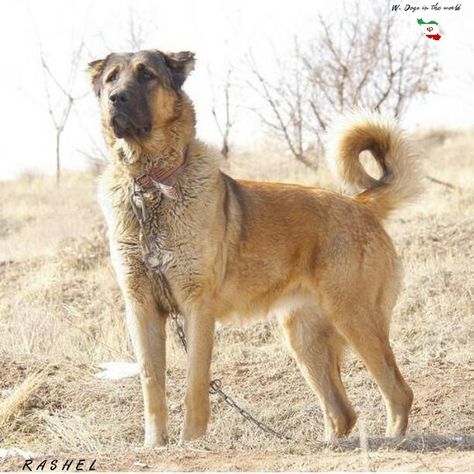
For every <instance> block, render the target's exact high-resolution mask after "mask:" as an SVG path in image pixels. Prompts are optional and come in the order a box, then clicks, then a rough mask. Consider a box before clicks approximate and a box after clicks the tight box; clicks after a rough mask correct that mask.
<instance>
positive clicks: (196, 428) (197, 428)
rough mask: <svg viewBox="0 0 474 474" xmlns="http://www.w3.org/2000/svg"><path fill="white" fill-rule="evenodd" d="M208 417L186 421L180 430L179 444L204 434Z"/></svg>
mask: <svg viewBox="0 0 474 474" xmlns="http://www.w3.org/2000/svg"><path fill="white" fill-rule="evenodd" d="M207 422H208V418H207V417H206V418H203V419H201V420H193V421H186V422H185V423H184V426H183V431H181V436H180V444H183V443H185V442H186V441H193V440H195V439H197V438H200V437H201V436H204V435H205V434H206V430H207Z"/></svg>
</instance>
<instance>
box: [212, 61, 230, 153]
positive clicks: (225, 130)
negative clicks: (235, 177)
mask: <svg viewBox="0 0 474 474" xmlns="http://www.w3.org/2000/svg"><path fill="white" fill-rule="evenodd" d="M233 71H234V68H233V67H232V66H229V68H228V69H227V74H226V77H225V80H224V82H223V85H222V89H220V90H219V92H221V91H222V95H221V98H222V99H223V101H222V102H223V103H222V104H221V105H222V106H221V107H219V106H218V102H219V101H218V100H216V93H215V90H214V87H213V86H212V74H211V71H210V69H209V68H208V73H209V77H210V80H211V81H210V82H211V89H212V108H211V112H212V116H213V117H214V121H215V123H216V127H217V130H218V131H219V135H220V137H221V140H222V146H221V154H222V156H223V157H224V159H226V160H227V159H228V158H229V154H230V142H229V138H230V132H231V130H232V127H233V126H234V123H235V105H234V104H232V95H233V90H234V85H233V83H232V75H233ZM219 95H220V94H219Z"/></svg>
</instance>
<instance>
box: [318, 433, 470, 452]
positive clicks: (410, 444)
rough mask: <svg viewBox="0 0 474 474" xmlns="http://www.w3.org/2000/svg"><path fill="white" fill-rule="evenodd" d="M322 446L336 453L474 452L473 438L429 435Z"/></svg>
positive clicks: (356, 440) (358, 439)
mask: <svg viewBox="0 0 474 474" xmlns="http://www.w3.org/2000/svg"><path fill="white" fill-rule="evenodd" d="M322 445H324V446H326V447H329V446H330V447H331V448H333V449H334V450H336V451H353V450H355V449H360V450H362V451H366V450H367V451H375V450H378V449H383V448H386V449H398V450H402V451H410V452H418V453H420V452H421V453H423V452H436V451H443V450H445V449H448V448H452V449H456V450H460V451H474V436H470V435H465V434H452V435H451V434H447V435H439V434H430V433H426V434H425V433H412V434H409V435H407V436H405V437H403V438H399V439H394V438H382V437H371V438H361V437H359V436H357V437H350V438H346V439H341V440H338V441H336V442H334V443H330V444H328V443H325V444H323V443H322Z"/></svg>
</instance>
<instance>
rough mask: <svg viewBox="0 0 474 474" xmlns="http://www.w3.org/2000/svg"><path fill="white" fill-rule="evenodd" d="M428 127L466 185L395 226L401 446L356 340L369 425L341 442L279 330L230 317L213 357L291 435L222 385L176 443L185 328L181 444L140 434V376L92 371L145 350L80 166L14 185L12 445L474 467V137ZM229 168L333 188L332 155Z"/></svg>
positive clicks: (431, 145) (427, 145) (258, 465)
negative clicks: (153, 445)
mask: <svg viewBox="0 0 474 474" xmlns="http://www.w3.org/2000/svg"><path fill="white" fill-rule="evenodd" d="M419 140H420V144H421V146H422V147H423V148H424V149H425V150H426V164H427V168H428V170H429V174H430V175H431V176H432V177H434V178H436V179H440V180H442V181H447V182H449V183H451V184H452V185H454V186H455V188H454V189H452V188H447V187H445V186H442V185H438V184H435V183H433V182H428V183H427V191H426V193H425V195H424V196H423V199H422V200H421V201H420V203H419V204H418V205H416V206H413V207H412V208H410V209H405V210H404V211H403V212H402V213H401V214H399V215H398V216H397V217H395V218H394V219H392V221H390V222H389V223H388V225H387V227H388V230H389V232H390V234H391V235H392V236H393V238H394V240H395V242H396V246H397V248H398V249H399V252H400V254H401V256H402V258H403V261H404V266H405V270H406V277H405V289H404V291H403V294H402V297H401V299H400V302H399V304H398V306H397V309H396V312H395V314H394V317H393V326H392V327H393V329H392V340H393V345H394V348H395V352H396V354H397V356H398V359H399V362H400V366H401V369H402V371H403V373H404V374H406V377H407V379H408V381H409V383H410V384H411V386H412V387H413V389H414V392H415V404H414V408H413V414H412V418H411V427H410V434H409V436H408V437H407V439H406V440H405V441H403V442H401V443H400V444H398V445H394V444H393V443H392V442H389V441H387V440H385V439H383V438H382V436H383V430H384V423H385V421H384V419H385V413H384V407H383V402H382V400H381V397H380V395H379V392H378V391H377V389H376V387H375V385H374V383H373V381H372V380H371V379H370V377H369V376H368V375H367V373H366V370H365V368H364V367H363V365H362V364H361V363H360V362H359V361H358V360H357V358H356V357H354V356H353V355H352V354H348V357H347V360H346V362H345V365H344V368H343V373H344V381H345V383H346V386H347V387H348V393H349V397H350V398H351V400H352V401H353V403H354V405H355V407H356V409H357V411H358V412H359V417H360V418H359V423H358V425H357V427H356V429H355V430H354V433H353V436H352V437H351V438H349V439H348V440H345V441H343V442H341V444H340V445H339V446H338V447H328V446H325V445H324V444H323V443H322V442H321V440H322V428H323V423H322V416H321V411H320V409H319V406H318V403H317V401H316V398H315V397H314V395H313V394H312V393H311V391H310V390H309V388H308V387H306V385H305V383H304V380H303V378H302V376H301V375H300V373H299V371H298V369H297V368H296V365H295V363H294V361H293V360H292V358H291V357H290V355H289V354H288V352H287V351H286V350H285V348H284V345H283V344H282V337H281V334H280V332H279V330H278V328H277V327H275V326H274V324H273V323H272V322H271V321H266V322H262V323H259V324H257V325H254V326H250V327H248V328H246V329H238V328H219V329H218V331H217V344H216V350H215V354H214V362H213V371H214V374H215V376H216V377H220V378H222V380H223V384H224V386H225V388H226V390H228V391H229V392H230V393H231V394H233V395H235V397H236V398H238V399H239V400H240V401H241V402H242V404H243V405H244V406H247V407H249V408H251V411H252V412H253V413H255V414H257V415H258V417H259V418H261V419H263V420H265V421H267V422H268V423H270V424H272V425H274V426H275V427H278V429H281V430H283V431H285V432H287V433H288V434H290V435H291V437H292V440H291V442H284V441H278V440H275V439H274V438H272V437H271V436H269V435H266V434H264V433H262V432H260V431H258V430H257V429H256V428H255V427H254V426H252V425H251V424H249V423H248V422H245V421H244V420H242V418H240V417H239V415H238V414H237V413H235V412H233V411H231V410H230V409H229V408H228V407H227V406H226V405H225V404H223V403H222V402H221V401H219V400H218V399H213V417H212V420H211V424H210V429H209V433H208V435H207V436H206V438H205V439H204V440H202V441H199V442H196V443H194V444H193V445H192V446H191V447H187V448H180V447H178V446H177V439H178V434H179V429H180V426H181V423H182V417H183V411H182V399H183V382H184V373H185V366H184V357H183V353H182V351H181V349H180V347H179V345H178V344H177V342H176V341H175V339H174V335H173V334H172V333H171V334H169V337H168V339H169V350H168V353H169V370H168V392H169V409H170V439H171V444H170V446H169V447H168V448H166V449H164V450H155V451H148V450H144V449H143V448H141V447H140V444H141V442H142V438H143V427H142V401H141V392H140V387H139V381H138V379H137V378H130V379H123V380H119V381H106V380H99V379H96V378H94V377H93V374H94V373H95V372H97V371H98V369H97V364H99V363H100V362H104V361H111V360H115V361H120V360H122V361H132V360H133V354H132V352H131V348H130V344H129V342H128V337H127V334H126V330H125V325H124V321H123V317H122V311H123V308H122V302H121V298H120V294H119V291H118V289H117V285H116V283H115V279H114V276H113V272H112V269H111V266H110V263H109V261H108V256H107V247H106V239H105V232H104V227H103V224H102V219H101V216H100V213H99V210H98V207H97V204H96V201H95V178H94V177H93V176H92V175H89V174H87V173H82V174H79V173H78V174H71V175H66V177H65V179H64V181H63V184H62V185H61V187H60V189H59V190H56V188H55V185H54V181H53V180H52V179H50V178H40V177H24V178H22V179H19V180H17V181H14V182H8V183H2V186H1V188H0V206H1V208H0V224H1V225H0V241H1V247H0V355H1V357H2V361H3V363H2V369H3V370H2V372H1V374H0V426H1V427H2V428H0V447H2V448H11V447H19V448H22V449H24V450H28V451H32V452H35V453H39V454H48V455H50V456H56V457H62V458H65V457H66V456H69V457H72V456H75V457H76V458H77V457H80V456H81V457H88V458H98V464H97V469H99V470H105V469H119V470H123V469H127V470H140V469H147V466H149V467H153V468H155V469H166V470H176V469H178V470H179V469H181V470H199V469H200V470H208V469H211V470H226V469H231V470H232V469H240V470H241V469H248V470H263V469H265V470H268V469H274V470H288V469H291V470H330V469H356V470H357V469H359V470H360V469H364V470H369V469H401V468H403V469H406V470H439V469H450V470H469V469H472V467H473V448H474V440H473V435H474V408H473V406H474V403H473V402H474V386H473V382H474V371H473V359H474V352H473V345H472V341H473V337H472V336H473V328H474V324H473V313H474V311H473V309H474V304H473V301H474V298H473V296H474V295H473V293H474V291H473V282H474V278H473V273H474V272H473V256H474V242H473V239H472V235H473V233H474V138H473V137H472V136H470V135H468V134H462V133H457V134H450V133H447V132H443V133H441V132H439V131H438V132H436V133H431V134H426V135H424V136H420V137H419ZM225 166H226V168H228V169H229V171H230V172H231V173H232V174H233V175H236V176H242V177H243V176H246V177H251V178H258V179H271V180H285V181H299V182H304V183H306V184H322V185H324V186H325V187H328V186H331V178H330V177H329V175H328V174H327V172H326V170H325V169H324V168H322V169H321V171H320V172H319V174H318V175H316V174H314V173H310V172H308V171H307V170H306V169H304V168H302V167H300V166H299V165H297V164H296V165H295V164H294V163H293V162H292V161H291V160H285V159H283V158H280V159H276V156H275V155H274V152H273V151H272V150H271V149H268V150H266V152H265V153H263V152H262V153H259V154H258V158H257V159H256V157H255V155H239V156H236V157H234V159H233V160H232V161H231V162H230V163H227V164H226V165H225ZM38 373H40V374H41V375H34V374H38ZM8 407H9V408H8ZM7 414H8V416H6V415H7ZM5 419H8V421H7V422H6V423H5V421H3V422H2V420H5ZM5 427H8V429H5ZM359 438H360V441H359ZM137 463H138V464H137ZM20 465H21V463H20V461H19V460H18V459H15V458H12V459H10V460H6V461H5V469H7V468H10V469H12V468H15V469H17V468H18V467H19V466H20Z"/></svg>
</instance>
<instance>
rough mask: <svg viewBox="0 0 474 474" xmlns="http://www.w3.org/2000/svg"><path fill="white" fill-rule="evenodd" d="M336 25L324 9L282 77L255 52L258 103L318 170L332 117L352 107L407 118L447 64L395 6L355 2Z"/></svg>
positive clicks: (299, 155)
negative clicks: (407, 36) (411, 33)
mask: <svg viewBox="0 0 474 474" xmlns="http://www.w3.org/2000/svg"><path fill="white" fill-rule="evenodd" d="M348 10H349V11H348V12H347V14H346V15H344V18H343V19H340V20H339V21H338V22H337V23H331V22H330V21H329V20H328V19H327V18H324V17H323V16H322V15H320V16H319V18H318V26H319V29H318V33H317V35H316V37H315V38H314V39H313V40H312V41H310V42H309V43H308V44H305V45H304V46H302V45H300V44H299V41H298V40H297V38H295V40H294V47H293V51H292V54H290V55H288V56H287V58H286V63H285V65H284V68H282V72H281V74H280V77H278V79H277V81H271V80H270V79H268V78H267V77H265V76H264V75H263V74H262V72H261V71H259V68H258V66H257V62H256V61H255V59H254V58H253V57H252V55H251V54H250V55H249V65H250V69H251V72H252V77H253V80H252V81H251V84H250V85H251V86H252V87H253V89H254V90H255V91H256V92H257V93H258V95H259V97H260V98H261V99H262V100H263V103H264V104H265V108H264V109H261V108H260V109H255V111H256V112H257V113H258V114H259V115H260V117H261V119H262V120H263V122H264V123H265V124H266V125H267V126H268V127H269V128H270V129H272V130H273V131H274V132H275V133H276V134H277V136H278V137H279V138H280V139H282V141H283V142H284V143H285V145H286V147H287V148H288V150H289V151H290V153H291V154H292V155H293V157H294V158H295V159H297V160H298V161H301V162H302V163H304V164H305V165H307V166H309V167H311V168H316V167H317V160H316V156H317V155H319V154H320V153H321V150H322V142H323V137H324V132H325V130H326V129H327V127H328V124H329V122H330V120H331V118H332V117H333V116H334V115H336V114H337V113H340V112H343V111H344V110H346V109H349V108H353V107H362V108H368V109H371V110H376V111H382V112H387V113H390V114H392V115H395V116H397V117H398V116H400V115H401V114H403V112H404V111H405V110H406V108H407V106H408V105H409V104H410V102H412V101H413V99H415V98H417V97H419V96H421V95H424V94H426V93H428V92H429V91H430V86H432V85H433V83H435V82H436V79H437V78H438V77H439V75H440V74H439V73H440V69H439V66H438V64H437V61H436V58H435V56H434V53H433V52H432V50H430V49H429V44H428V42H425V41H423V39H424V38H423V37H422V36H421V35H420V36H419V41H411V43H410V42H409V40H404V38H403V35H402V34H401V33H400V30H399V29H398V26H399V25H398V24H397V23H396V22H397V17H396V16H395V15H393V14H391V13H390V11H389V10H387V9H384V10H380V8H379V7H377V6H375V7H372V10H371V11H370V12H368V11H367V10H364V11H362V9H361V7H360V5H359V4H358V3H355V4H354V6H353V7H352V10H351V9H350V8H348Z"/></svg>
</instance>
